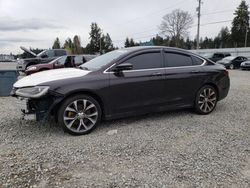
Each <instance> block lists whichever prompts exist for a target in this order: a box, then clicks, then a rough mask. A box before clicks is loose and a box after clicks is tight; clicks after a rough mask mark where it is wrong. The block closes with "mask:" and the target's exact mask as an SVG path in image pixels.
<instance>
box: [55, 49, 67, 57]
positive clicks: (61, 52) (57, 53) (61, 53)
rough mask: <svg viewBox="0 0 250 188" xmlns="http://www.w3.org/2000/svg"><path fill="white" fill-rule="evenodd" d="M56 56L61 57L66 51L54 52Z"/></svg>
mask: <svg viewBox="0 0 250 188" xmlns="http://www.w3.org/2000/svg"><path fill="white" fill-rule="evenodd" d="M55 54H56V56H63V55H66V51H64V50H55Z"/></svg>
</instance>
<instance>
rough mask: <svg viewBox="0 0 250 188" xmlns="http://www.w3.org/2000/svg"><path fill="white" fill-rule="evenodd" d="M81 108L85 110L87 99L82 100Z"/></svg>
mask: <svg viewBox="0 0 250 188" xmlns="http://www.w3.org/2000/svg"><path fill="white" fill-rule="evenodd" d="M82 102H83V110H84V111H85V109H86V107H87V100H83V101H82Z"/></svg>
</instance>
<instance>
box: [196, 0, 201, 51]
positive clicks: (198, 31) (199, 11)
mask: <svg viewBox="0 0 250 188" xmlns="http://www.w3.org/2000/svg"><path fill="white" fill-rule="evenodd" d="M198 2H199V6H198V7H197V12H198V27H197V39H196V40H197V46H196V48H197V50H198V49H199V48H200V22H201V0H198Z"/></svg>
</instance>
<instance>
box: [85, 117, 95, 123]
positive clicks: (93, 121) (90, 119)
mask: <svg viewBox="0 0 250 188" xmlns="http://www.w3.org/2000/svg"><path fill="white" fill-rule="evenodd" d="M87 119H88V120H89V121H91V123H92V124H95V122H96V121H95V120H94V119H93V118H90V117H87Z"/></svg>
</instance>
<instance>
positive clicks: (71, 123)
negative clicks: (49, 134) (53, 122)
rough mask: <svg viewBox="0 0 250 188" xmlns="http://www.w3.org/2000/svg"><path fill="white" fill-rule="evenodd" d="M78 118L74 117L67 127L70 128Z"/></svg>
mask: <svg viewBox="0 0 250 188" xmlns="http://www.w3.org/2000/svg"><path fill="white" fill-rule="evenodd" d="M76 120H77V118H74V119H73V120H72V121H71V122H70V123H69V124H67V127H68V128H69V129H70V128H71V127H72V125H73V124H74V123H75V121H76Z"/></svg>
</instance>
